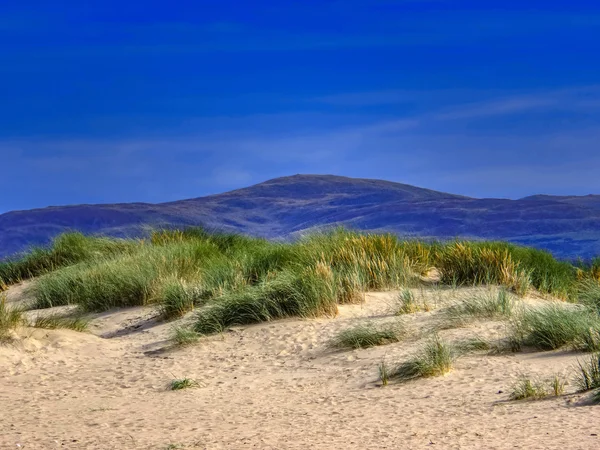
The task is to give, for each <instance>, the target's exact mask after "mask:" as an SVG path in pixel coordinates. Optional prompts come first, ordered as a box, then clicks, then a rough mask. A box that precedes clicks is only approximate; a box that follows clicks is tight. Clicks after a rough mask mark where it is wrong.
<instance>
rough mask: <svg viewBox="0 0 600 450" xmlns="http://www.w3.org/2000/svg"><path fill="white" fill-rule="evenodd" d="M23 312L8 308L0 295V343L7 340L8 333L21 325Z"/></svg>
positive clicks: (3, 296) (3, 297)
mask: <svg viewBox="0 0 600 450" xmlns="http://www.w3.org/2000/svg"><path fill="white" fill-rule="evenodd" d="M23 321H24V319H23V311H22V310H21V309H18V308H13V307H10V306H9V305H8V304H7V301H6V296H5V295H2V294H0V342H2V341H5V340H7V339H9V335H10V334H9V332H10V331H11V330H14V329H15V328H17V327H18V326H19V325H22V324H23Z"/></svg>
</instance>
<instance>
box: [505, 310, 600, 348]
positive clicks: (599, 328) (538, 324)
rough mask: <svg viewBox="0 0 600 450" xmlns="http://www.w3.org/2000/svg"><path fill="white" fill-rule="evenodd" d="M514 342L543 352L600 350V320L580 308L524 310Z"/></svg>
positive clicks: (515, 327) (514, 331)
mask: <svg viewBox="0 0 600 450" xmlns="http://www.w3.org/2000/svg"><path fill="white" fill-rule="evenodd" d="M511 339H512V341H513V342H515V343H517V344H518V345H519V346H530V347H534V348H537V349H540V350H554V349H558V348H561V347H565V346H568V347H571V348H573V349H577V350H583V351H597V350H600V318H599V317H598V315H597V314H595V313H594V312H591V311H589V310H588V309H587V308H584V307H581V306H578V305H571V306H570V307H569V305H563V304H559V303H550V304H547V305H543V306H538V307H530V308H524V309H523V311H522V312H521V314H520V315H519V316H518V317H516V318H515V319H514V320H513V323H512V336H511Z"/></svg>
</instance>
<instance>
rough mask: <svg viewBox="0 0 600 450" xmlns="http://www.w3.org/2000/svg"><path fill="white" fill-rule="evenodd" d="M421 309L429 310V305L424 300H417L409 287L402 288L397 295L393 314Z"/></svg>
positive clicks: (411, 312)
mask: <svg viewBox="0 0 600 450" xmlns="http://www.w3.org/2000/svg"><path fill="white" fill-rule="evenodd" d="M421 311H431V306H430V305H429V304H428V303H427V302H426V301H425V300H424V299H422V300H420V301H419V300H417V299H416V298H415V296H414V294H413V293H412V291H411V290H410V289H403V290H402V291H400V293H399V294H398V297H397V304H396V305H395V311H394V314H395V315H397V316H399V315H403V314H414V313H417V312H421Z"/></svg>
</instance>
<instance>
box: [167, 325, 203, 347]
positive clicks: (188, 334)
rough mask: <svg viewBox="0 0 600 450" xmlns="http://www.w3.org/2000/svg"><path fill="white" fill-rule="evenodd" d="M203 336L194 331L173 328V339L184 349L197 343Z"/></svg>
mask: <svg viewBox="0 0 600 450" xmlns="http://www.w3.org/2000/svg"><path fill="white" fill-rule="evenodd" d="M201 337H202V336H201V335H200V334H198V333H196V332H195V331H194V330H190V329H188V328H183V327H175V328H173V333H172V339H173V341H174V342H175V344H177V345H178V346H181V347H184V346H187V345H192V344H195V343H197V342H198V341H199V340H200V338H201Z"/></svg>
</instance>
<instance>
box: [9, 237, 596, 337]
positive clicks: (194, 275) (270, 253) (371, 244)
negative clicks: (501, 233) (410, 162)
mask: <svg viewBox="0 0 600 450" xmlns="http://www.w3.org/2000/svg"><path fill="white" fill-rule="evenodd" d="M432 267H436V268H437V269H438V270H439V272H440V274H441V281H442V284H444V283H445V284H452V285H456V286H459V285H478V284H499V285H502V286H505V287H506V289H507V290H511V291H513V292H515V293H517V294H519V295H522V294H524V293H526V292H527V291H528V290H530V289H537V290H539V291H541V292H544V293H548V294H552V295H555V296H559V297H562V298H565V299H567V298H568V299H570V300H575V299H576V297H577V295H579V296H581V298H582V301H586V302H587V303H589V302H593V301H594V300H590V299H591V298H592V292H595V291H593V290H592V289H591V288H590V286H591V287H594V286H593V285H592V284H590V285H589V286H587V285H585V286H584V284H583V281H582V280H591V279H592V278H593V276H594V273H595V272H593V271H594V270H595V269H593V267H591V266H590V268H586V269H585V270H583V269H581V268H578V269H576V268H575V267H574V266H572V265H570V264H567V263H562V262H559V261H556V260H554V259H553V258H552V256H551V255H550V254H548V253H546V252H541V251H538V250H533V249H529V248H525V247H519V246H515V245H511V244H506V243H501V242H459V241H457V242H448V243H423V242H419V241H402V240H400V239H398V238H397V237H395V236H393V235H390V234H363V233H357V232H352V231H348V230H343V229H337V230H334V231H330V232H326V233H318V234H314V235H310V236H307V237H303V238H301V239H299V240H297V241H295V242H291V243H273V242H269V241H266V240H264V239H255V238H250V237H246V236H240V235H235V234H225V233H211V232H208V231H206V230H203V229H199V228H195V229H187V230H183V231H177V230H163V231H157V232H155V233H153V234H152V235H151V236H150V238H149V239H145V240H119V239H109V238H97V237H86V236H83V235H81V234H78V233H74V234H73V233H72V234H66V235H62V236H59V237H58V238H56V240H55V241H54V243H53V244H52V246H49V247H47V248H41V249H34V250H32V251H31V252H30V253H28V254H26V255H24V256H22V257H21V258H19V259H12V260H10V261H8V262H5V263H0V288H1V287H2V286H3V287H6V286H7V285H10V284H13V283H15V282H17V281H19V280H22V279H25V278H30V277H37V278H36V280H35V282H34V284H33V286H32V293H33V295H34V297H35V307H36V308H48V307H53V306H59V305H67V304H73V305H79V306H80V307H81V308H82V309H83V310H84V311H104V310H107V309H111V308H115V307H127V306H141V305H156V306H157V307H158V309H159V310H160V312H161V315H162V316H163V318H165V319H171V318H177V317H181V316H183V315H185V314H186V313H188V312H189V311H192V310H195V311H197V313H196V314H197V324H196V326H195V328H196V329H197V330H202V331H199V332H201V333H211V332H218V331H220V330H222V329H224V328H226V327H228V326H231V325H236V324H247V323H255V322H259V321H265V320H266V321H269V320H275V319H278V318H282V317H291V316H297V317H298V316H299V317H313V316H318V315H332V314H335V311H336V307H337V305H338V304H343V303H358V302H361V301H363V300H364V292H365V291H377V290H390V289H406V288H408V287H412V286H416V285H417V284H418V278H419V276H420V275H421V274H423V273H426V272H427V271H428V270H429V269H431V268H432ZM582 274H583V275H582ZM580 278H581V279H580ZM590 283H591V282H590ZM586 286H587V287H586ZM582 287H586V289H583V288H582ZM588 288H589V289H588ZM403 292H404V294H403V295H405V296H406V297H405V298H402V299H400V305H399V310H398V311H397V312H401V313H408V312H410V311H415V310H418V309H428V308H429V306H428V305H427V304H426V303H425V302H419V301H416V300H415V298H409V296H408V294H406V292H408V291H406V290H405V291H403ZM594 295H595V294H594ZM236 308H237V309H238V311H237V312H236V311H235V310H236Z"/></svg>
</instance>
